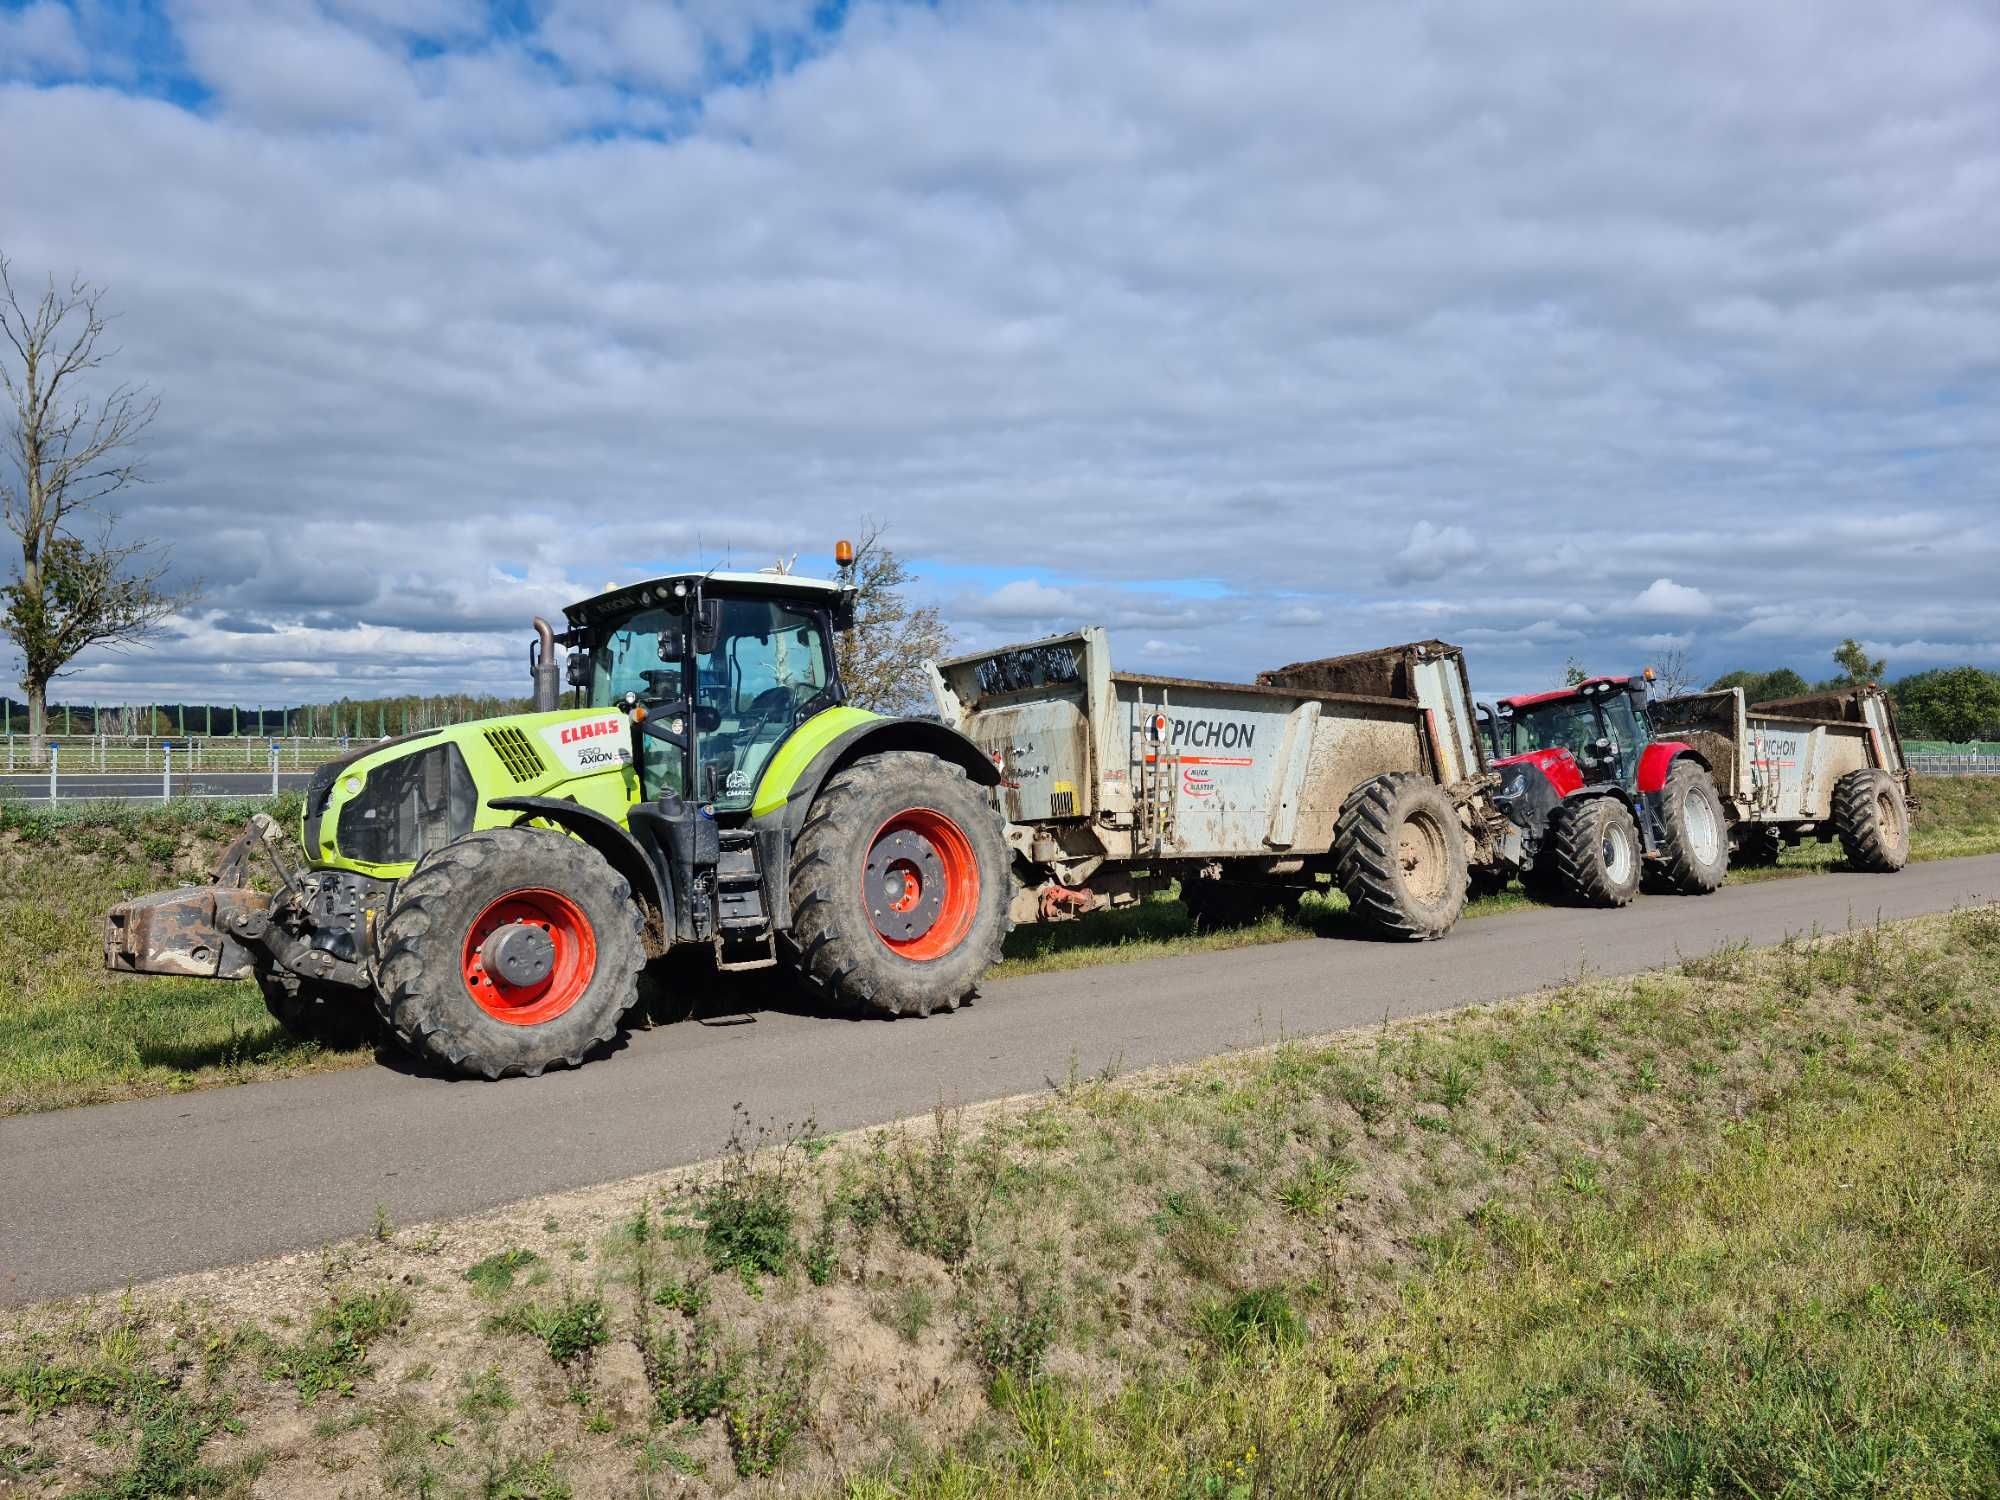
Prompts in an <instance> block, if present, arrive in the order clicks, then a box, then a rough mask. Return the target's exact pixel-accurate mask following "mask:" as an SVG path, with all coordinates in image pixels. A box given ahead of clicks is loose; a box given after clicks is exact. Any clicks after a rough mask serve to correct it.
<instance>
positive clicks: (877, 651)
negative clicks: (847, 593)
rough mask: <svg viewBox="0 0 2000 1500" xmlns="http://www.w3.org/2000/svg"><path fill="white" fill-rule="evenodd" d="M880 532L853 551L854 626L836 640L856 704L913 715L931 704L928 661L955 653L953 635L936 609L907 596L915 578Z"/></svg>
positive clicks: (843, 675) (872, 528)
mask: <svg viewBox="0 0 2000 1500" xmlns="http://www.w3.org/2000/svg"><path fill="white" fill-rule="evenodd" d="M882 531H883V528H882V527H881V526H878V525H872V524H871V525H870V526H869V527H868V529H867V531H866V533H865V535H864V536H863V537H862V540H861V545H860V546H859V547H858V548H856V549H855V556H854V578H855V583H856V584H857V585H858V586H859V589H860V593H859V596H858V597H857V598H856V600H855V607H854V628H853V629H852V630H849V631H846V632H843V633H842V634H841V635H840V637H839V638H838V639H839V647H838V651H839V656H840V675H841V679H842V680H843V681H844V682H845V683H846V684H847V696H848V699H849V701H851V702H853V703H855V704H857V705H858V706H860V707H862V708H872V709H874V710H875V711H876V712H877V713H909V712H912V711H917V710H921V709H923V708H926V707H928V706H929V703H930V686H929V683H928V682H927V680H926V679H925V677H924V662H925V661H926V660H928V659H930V658H932V657H938V656H943V655H944V654H945V653H946V652H947V651H949V650H950V649H951V631H950V629H949V628H948V627H947V626H946V625H945V623H944V618H943V616H942V615H940V614H939V613H938V608H937V606H936V605H934V604H922V605H915V604H912V603H910V601H909V599H908V598H907V597H906V596H905V594H904V589H905V588H907V587H908V586H909V585H910V584H912V583H915V582H916V575H915V574H914V573H912V572H911V571H910V570H909V568H908V566H907V565H905V563H904V562H903V560H902V559H901V558H899V557H898V556H896V554H895V553H894V552H893V551H891V550H890V549H889V548H888V547H886V546H884V545H883V544H882Z"/></svg>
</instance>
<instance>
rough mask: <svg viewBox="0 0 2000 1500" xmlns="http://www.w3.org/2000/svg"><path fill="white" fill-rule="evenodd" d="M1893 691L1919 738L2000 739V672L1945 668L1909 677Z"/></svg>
mask: <svg viewBox="0 0 2000 1500" xmlns="http://www.w3.org/2000/svg"><path fill="white" fill-rule="evenodd" d="M1889 693H1890V696H1891V697H1892V698H1893V699H1894V700H1895V703H1896V714H1897V718H1898V719H1899V720H1900V722H1901V726H1902V730H1903V733H1904V734H1906V735H1908V736H1909V737H1910V738H1911V739H1913V740H1953V741H1964V740H1989V739H2000V673H1993V672H1982V671H1981V670H1980V669H1979V668H1978V667H1939V668H1937V669H1935V670H1933V671H1929V672H1918V673H1916V674H1914V675H1913V676H1909V677H1905V678H1903V679H1902V681H1900V682H1898V683H1896V684H1894V685H1893V686H1892V687H1891V688H1890V690H1889Z"/></svg>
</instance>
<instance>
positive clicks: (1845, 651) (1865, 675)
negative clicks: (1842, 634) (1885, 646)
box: [1827, 636, 1889, 687]
mask: <svg viewBox="0 0 2000 1500" xmlns="http://www.w3.org/2000/svg"><path fill="white" fill-rule="evenodd" d="M1833 664H1834V665H1835V666H1837V667H1839V668H1840V675H1839V676H1837V677H1835V678H1833V679H1832V680H1831V681H1830V682H1829V683H1828V684H1827V685H1828V686H1829V687H1859V686H1860V685H1861V684H1863V683H1865V682H1878V681H1880V680H1881V677H1882V673H1883V670H1884V669H1885V668H1886V667H1887V666H1888V665H1889V664H1888V663H1887V662H1886V661H1883V660H1881V659H1880V658H1877V657H1871V656H1870V655H1869V654H1868V653H1867V652H1866V651H1865V650H1863V649H1862V646H1861V642H1859V641H1857V640H1855V639H1854V638H1853V637H1852V636H1849V637H1848V638H1847V639H1846V640H1844V641H1842V642H1841V643H1840V644H1839V645H1838V646H1835V647H1834V648H1833Z"/></svg>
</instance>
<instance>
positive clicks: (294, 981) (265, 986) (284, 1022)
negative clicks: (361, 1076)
mask: <svg viewBox="0 0 2000 1500" xmlns="http://www.w3.org/2000/svg"><path fill="white" fill-rule="evenodd" d="M257 988H258V989H260V990H262V991H263V993H264V1007H265V1009H267V1010H268V1011H270V1012H271V1017H272V1019H273V1020H275V1021H276V1022H277V1023H278V1024H279V1025H280V1026H282V1027H284V1028H285V1031H286V1033H287V1034H288V1035H290V1036H291V1037H293V1038H294V1039H296V1040H298V1041H301V1042H318V1043H319V1044H320V1045H321V1046H322V1047H334V1048H341V1049H345V1048H350V1047H361V1046H365V1045H367V1044H368V1043H370V1042H372V1041H374V1040H375V1039H376V1037H377V1036H378V1035H379V1034H380V1030H381V1028H380V1026H379V1025H378V1024H377V1018H376V1015H375V1007H374V1006H373V1005H371V1004H369V996H368V992H367V991H366V990H357V989H350V988H348V987H346V986H344V985H330V984H323V983H321V982H320V981H318V980H316V979H305V978H301V977H300V976H299V975H297V974H290V973H287V972H285V971H284V970H282V969H259V970H258V971H257Z"/></svg>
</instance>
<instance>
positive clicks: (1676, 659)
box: [1653, 646, 1694, 698]
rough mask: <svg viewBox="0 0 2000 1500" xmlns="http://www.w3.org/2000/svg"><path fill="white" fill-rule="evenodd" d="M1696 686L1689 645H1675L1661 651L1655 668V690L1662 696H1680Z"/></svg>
mask: <svg viewBox="0 0 2000 1500" xmlns="http://www.w3.org/2000/svg"><path fill="white" fill-rule="evenodd" d="M1693 688H1694V668H1693V667H1691V666H1689V665H1688V654H1687V647H1685V646H1675V647H1674V648H1673V649H1672V650H1670V651H1663V652H1661V653H1660V660H1659V663H1658V665H1656V666H1655V667H1654V668H1653V691H1654V692H1655V693H1657V694H1659V696H1660V697H1662V698H1678V697H1680V695H1681V694H1682V693H1686V692H1691V691H1692V690H1693Z"/></svg>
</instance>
